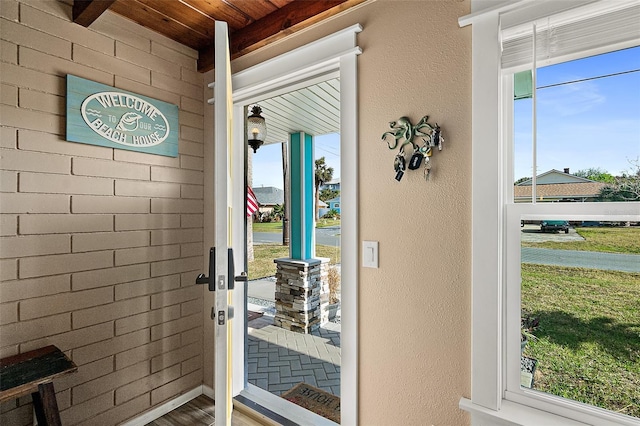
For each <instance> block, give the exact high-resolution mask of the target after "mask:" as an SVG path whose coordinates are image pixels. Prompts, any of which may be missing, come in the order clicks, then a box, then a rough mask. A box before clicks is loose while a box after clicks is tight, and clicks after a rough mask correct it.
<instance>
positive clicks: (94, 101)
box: [67, 75, 178, 157]
mask: <svg viewBox="0 0 640 426" xmlns="http://www.w3.org/2000/svg"><path fill="white" fill-rule="evenodd" d="M67 140H68V141H71V142H80V143H87V144H91V145H99V146H105V147H108V148H118V149H128V150H130V151H138V152H146V153H149V154H158V155H166V156H170V157H177V156H178V107H177V106H176V105H172V104H170V103H167V102H162V101H159V100H157V99H152V98H149V97H146V96H143V95H137V94H135V93H131V92H127V91H126V90H120V89H116V88H114V87H111V86H106V85H104V84H100V83H96V82H94V81H90V80H85V79H84V78H80V77H76V76H73V75H67Z"/></svg>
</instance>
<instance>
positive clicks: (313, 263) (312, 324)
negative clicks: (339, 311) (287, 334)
mask: <svg viewBox="0 0 640 426" xmlns="http://www.w3.org/2000/svg"><path fill="white" fill-rule="evenodd" d="M289 172H290V173H289V188H290V196H289V199H288V200H285V202H286V203H289V205H290V209H289V212H290V215H291V217H290V219H289V226H290V233H289V241H290V244H289V258H284V259H276V260H275V263H276V265H277V271H276V294H275V299H276V315H275V318H274V325H276V326H279V327H282V328H284V329H287V330H291V331H296V332H299V333H305V334H308V333H311V332H313V331H315V330H317V329H318V328H320V322H321V314H320V305H321V291H322V289H323V288H324V287H328V285H327V286H323V285H322V283H323V280H324V281H326V277H327V272H326V269H327V267H328V260H329V259H318V258H315V254H316V253H315V252H316V249H315V232H314V231H315V215H314V212H315V210H314V207H315V206H314V204H315V161H314V156H313V137H312V136H311V135H307V134H306V133H304V132H300V133H292V134H290V135H289ZM325 299H328V297H325Z"/></svg>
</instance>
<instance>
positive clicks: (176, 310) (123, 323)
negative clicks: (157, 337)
mask: <svg viewBox="0 0 640 426" xmlns="http://www.w3.org/2000/svg"><path fill="white" fill-rule="evenodd" d="M178 318H180V306H179V305H173V306H169V307H166V308H162V309H156V310H154V311H149V312H143V313H141V314H137V315H132V316H129V317H126V318H121V319H119V320H116V335H120V334H126V333H130V332H132V331H135V330H141V329H148V328H149V327H151V326H154V325H156V324H161V323H164V322H168V321H173V320H176V319H178ZM178 343H179V342H178Z"/></svg>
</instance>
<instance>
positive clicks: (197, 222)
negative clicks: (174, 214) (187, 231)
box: [180, 214, 204, 228]
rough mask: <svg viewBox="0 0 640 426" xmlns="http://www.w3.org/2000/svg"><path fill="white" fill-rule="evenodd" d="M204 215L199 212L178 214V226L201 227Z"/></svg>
mask: <svg viewBox="0 0 640 426" xmlns="http://www.w3.org/2000/svg"><path fill="white" fill-rule="evenodd" d="M203 226H204V217H203V216H202V215H201V214H183V215H180V227H182V228H202V227H203Z"/></svg>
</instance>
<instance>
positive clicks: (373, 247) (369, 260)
mask: <svg viewBox="0 0 640 426" xmlns="http://www.w3.org/2000/svg"><path fill="white" fill-rule="evenodd" d="M362 266H363V267H365V268H377V267H378V242H377V241H363V242H362Z"/></svg>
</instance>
